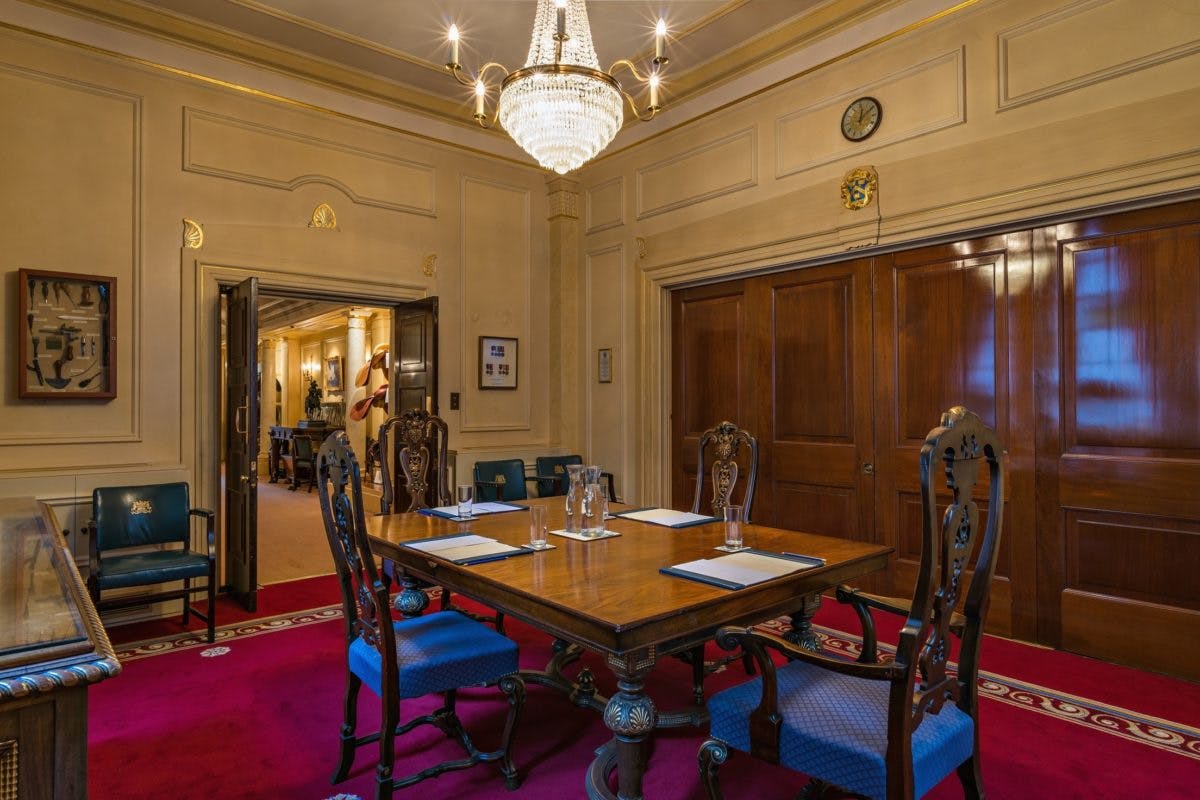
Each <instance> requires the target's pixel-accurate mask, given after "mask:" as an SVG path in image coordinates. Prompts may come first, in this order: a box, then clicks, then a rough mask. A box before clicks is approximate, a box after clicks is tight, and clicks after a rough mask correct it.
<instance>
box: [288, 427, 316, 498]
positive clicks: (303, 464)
mask: <svg viewBox="0 0 1200 800" xmlns="http://www.w3.org/2000/svg"><path fill="white" fill-rule="evenodd" d="M318 435H319V434H318ZM279 458H280V460H281V461H283V463H284V464H286V465H287V472H288V475H290V476H291V482H292V485H291V486H289V487H288V489H289V491H293V492H294V491H296V489H298V488H299V487H300V473H301V472H303V473H304V475H305V477H307V478H308V491H309V492H310V493H311V492H312V490H313V487H314V486H316V484H317V465H316V460H315V458H316V447H315V446H314V441H313V439H312V437H310V436H308V435H302V434H299V433H298V434H296V435H295V436H293V437H292V440H291V450H290V451H289V452H287V453H283V454H282V455H280V456H279Z"/></svg>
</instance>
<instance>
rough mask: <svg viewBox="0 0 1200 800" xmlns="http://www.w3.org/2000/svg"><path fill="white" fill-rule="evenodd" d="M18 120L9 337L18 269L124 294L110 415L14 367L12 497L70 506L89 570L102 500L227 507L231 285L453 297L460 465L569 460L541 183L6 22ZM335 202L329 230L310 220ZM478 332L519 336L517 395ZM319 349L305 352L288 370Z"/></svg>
mask: <svg viewBox="0 0 1200 800" xmlns="http://www.w3.org/2000/svg"><path fill="white" fill-rule="evenodd" d="M0 119H3V120H4V122H3V123H2V124H0V148H2V150H3V152H4V153H5V154H6V155H5V156H4V160H3V182H2V184H0V209H3V212H4V214H5V218H6V219H8V220H10V221H12V222H11V224H9V225H6V226H5V232H4V234H3V244H4V246H3V247H2V248H0V272H2V273H3V274H4V275H5V283H4V298H3V303H2V304H0V326H3V329H4V330H7V331H12V330H15V321H14V320H13V313H14V311H13V309H15V307H16V296H15V294H14V293H15V291H16V286H15V284H16V270H17V269H18V268H20V267H32V268H44V269H55V270H70V271H76V272H83V273H97V274H102V275H111V276H115V277H116V279H117V315H118V327H117V336H118V345H117V376H118V385H117V398H116V399H115V400H112V401H110V402H95V401H91V402H88V401H75V402H70V401H64V402H49V401H22V400H18V399H17V398H16V396H15V395H16V392H15V382H14V380H13V376H14V375H15V374H16V369H17V365H16V364H15V363H14V362H15V358H16V356H15V352H16V348H15V347H12V346H10V347H8V348H5V349H4V352H3V356H0V370H2V371H3V374H4V375H5V376H6V378H5V386H6V390H5V392H4V396H3V398H2V400H0V420H3V422H2V423H0V453H3V455H4V458H3V461H2V462H0V496H13V495H35V496H38V497H40V498H43V499H46V500H48V501H50V502H51V503H52V504H54V505H56V507H57V508H58V509H59V513H60V517H62V522H63V526H64V527H65V528H67V529H68V530H69V531H71V533H72V536H71V542H72V547H73V548H74V550H75V554H76V557H77V559H79V560H81V561H85V560H86V542H84V541H83V537H81V536H78V535H76V533H75V532H76V531H77V530H78V528H79V527H80V526H81V525H82V522H83V521H85V520H86V518H87V515H88V511H89V504H90V493H91V489H92V487H94V486H97V485H113V484H125V483H138V482H153V481H159V480H167V479H182V480H188V481H190V482H191V483H192V487H193V495H194V500H195V501H196V503H197V504H200V505H206V506H209V507H219V504H220V493H219V485H220V483H219V476H220V449H219V447H218V439H219V431H220V424H219V420H220V402H219V391H220V386H221V381H220V364H221V358H220V353H219V316H218V309H219V292H218V290H219V285H220V284H221V283H222V282H232V281H237V280H240V279H242V278H244V277H248V276H251V275H254V276H257V277H258V278H259V279H260V282H261V284H262V285H263V286H264V287H266V288H275V289H303V290H313V291H320V292H343V293H351V294H353V295H356V296H357V298H358V299H359V300H360V301H361V300H363V299H366V298H378V303H376V304H377V305H380V306H386V305H390V304H391V303H395V302H400V301H404V300H409V299H415V298H419V297H426V296H431V295H437V296H439V297H440V298H442V303H441V317H440V331H439V334H440V361H441V363H440V392H441V397H440V405H441V409H442V411H443V415H444V416H445V417H446V420H447V422H448V424H449V426H450V435H451V441H452V443H453V446H454V447H455V448H456V449H457V450H458V451H459V453H460V456H459V458H460V470H461V469H462V468H463V467H462V464H463V462H464V460H465V461H466V462H468V464H469V462H471V461H473V459H474V456H473V455H472V454H473V453H485V454H489V455H492V454H497V453H503V454H505V455H507V453H508V452H511V451H514V450H521V451H524V452H533V451H538V452H544V451H546V450H548V449H554V448H556V447H557V446H558V444H559V443H558V442H557V441H556V440H555V439H553V438H552V435H553V429H552V426H551V425H550V422H549V414H548V406H549V400H548V392H547V391H546V388H545V387H546V386H547V385H549V371H550V363H551V357H550V354H549V353H548V351H547V345H546V341H547V335H546V334H547V331H548V328H549V320H548V318H547V317H546V315H545V314H543V313H541V312H540V309H544V308H545V307H546V306H547V304H548V302H549V296H548V289H547V285H548V281H547V272H548V264H547V239H548V237H547V222H546V218H547V213H546V208H547V200H546V198H547V188H546V178H545V176H544V175H543V173H542V172H541V171H540V170H536V169H533V168H531V167H524V166H521V165H517V164H514V163H511V162H507V161H502V160H498V159H494V158H490V157H487V156H483V155H480V154H477V153H474V152H471V151H466V150H462V149H460V148H455V147H451V146H448V145H442V144H440V143H437V142H433V141H429V140H427V139H423V138H419V137H414V136H407V135H405V134H403V133H400V132H397V131H395V130H389V129H387V128H384V127H381V126H378V125H371V124H365V123H361V122H356V121H353V120H349V119H344V118H341V117H338V116H335V115H332V114H326V113H320V112H318V111H315V110H311V109H309V108H306V107H302V106H293V105H289V104H286V103H280V102H275V101H272V100H269V99H264V98H260V97H256V96H254V95H252V94H249V93H246V92H239V91H235V90H233V89H229V88H223V87H217V86H210V85H206V84H204V83H201V82H198V81H195V80H192V79H189V78H187V77H182V76H177V75H173V74H170V73H169V72H166V71H163V70H160V69H155V68H153V67H151V66H146V65H143V64H139V63H136V62H134V61H132V60H129V59H125V58H121V57H115V56H111V55H107V54H102V53H96V52H93V51H91V50H89V49H87V48H81V47H75V46H71V45H68V44H65V43H60V42H56V41H52V40H47V39H45V38H43V37H39V36H37V35H34V34H31V33H28V32H23V31H17V30H12V29H9V28H4V29H0ZM322 203H328V204H329V205H330V206H331V207H332V208H333V209H334V211H335V213H336V216H337V225H336V227H335V228H333V229H326V228H322V227H317V226H313V225H311V224H310V223H311V221H312V217H313V212H314V209H316V208H317V206H318V205H319V204H322ZM185 219H191V220H195V221H196V222H198V223H199V225H200V228H201V230H202V232H203V244H202V246H200V247H199V248H198V249H192V248H189V247H186V246H185V244H184V230H185V228H184V220H185ZM431 255H433V256H436V258H435V259H432V260H430V259H429V258H428V257H429V256H431ZM430 266H431V267H432V269H428V267H430ZM427 272H428V274H427ZM535 309H537V310H539V311H535ZM480 334H489V335H505V336H516V337H519V339H520V346H521V354H520V358H521V363H520V369H521V375H520V379H521V382H520V387H519V389H518V391H516V392H505V393H496V392H491V393H488V392H479V391H478V389H477V388H476V385H477V382H476V376H475V364H476V359H477V355H476V348H477V346H476V342H477V337H478V336H479V335H480ZM10 341H11V340H10ZM340 346H344V342H342V343H341V344H339V343H337V342H323V343H322V353H323V354H324V353H326V352H328V353H330V354H332V353H334V352H335V351H337V350H338V348H339V347H340ZM301 351H302V347H301V346H300V344H299V343H294V342H289V347H288V348H287V353H288V355H287V370H288V372H289V373H293V374H298V369H299V364H300V360H301ZM345 369H346V373H347V375H346V377H347V380H353V377H354V371H355V370H356V366H355V365H346V367H345ZM291 388H292V387H290V386H289V389H291ZM450 392H460V393H462V394H463V408H462V410H461V411H450V410H449V405H450V404H449V393H450ZM301 408H302V402H301V401H300V400H299V398H297V397H289V399H288V400H287V401H286V402H285V414H287V415H295V414H296V413H300V411H299V409H301ZM265 422H267V423H269V422H270V420H269V419H268V420H265Z"/></svg>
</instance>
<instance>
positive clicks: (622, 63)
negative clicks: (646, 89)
mask: <svg viewBox="0 0 1200 800" xmlns="http://www.w3.org/2000/svg"><path fill="white" fill-rule="evenodd" d="M617 67H625V68H626V69H627V70H629V71H630V72H632V73H633V77H634V79H635V80H637V81H640V82H641V83H645V82H646V81H648V80H650V76H649V75H643V74H642V73H640V72H638V68H637V65H636V64H634V63H633V62H632V61H630V60H629V59H628V58H619V59H617V60H616V61H614V62H613V65H612V66H611V67H609V68H608V74H609V75H612V74H613V73H614V72H616V71H617Z"/></svg>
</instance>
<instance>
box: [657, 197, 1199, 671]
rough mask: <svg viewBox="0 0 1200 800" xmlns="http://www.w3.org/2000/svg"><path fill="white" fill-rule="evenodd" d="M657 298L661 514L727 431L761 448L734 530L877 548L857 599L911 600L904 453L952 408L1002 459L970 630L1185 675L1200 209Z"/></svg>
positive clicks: (681, 502)
mask: <svg viewBox="0 0 1200 800" xmlns="http://www.w3.org/2000/svg"><path fill="white" fill-rule="evenodd" d="M673 303H674V308H673V320H672V322H673V340H672V346H673V362H674V365H673V375H674V386H673V398H674V399H673V415H672V425H673V443H674V460H673V486H672V492H673V502H674V504H675V505H676V506H677V507H688V506H690V504H691V502H692V495H693V492H694V491H695V469H696V453H695V449H696V444H697V440H698V437H699V435H700V434H701V433H702V432H703V431H704V430H705V429H706V428H708V427H710V426H712V425H714V424H716V423H717V422H719V421H721V420H723V419H729V420H732V421H733V422H735V423H737V424H738V425H740V426H742V427H744V428H746V429H748V430H750V431H751V433H753V434H754V435H755V436H756V437H757V438H758V440H759V447H760V464H759V483H758V486H759V488H758V492H757V494H756V495H755V499H754V521H755V522H761V523H766V524H771V525H777V526H781V527H788V528H795V529H802V530H808V531H815V532H819V533H825V534H830V535H834V536H840V537H845V538H850V539H858V540H862V541H871V542H881V543H884V544H888V545H891V546H893V547H894V548H895V550H896V555H895V556H894V557H893V559H892V562H891V565H890V566H889V568H888V570H887V572H886V573H883V574H880V575H877V576H875V578H874V582H873V585H872V588H873V589H875V590H876V591H883V592H888V593H895V594H908V593H910V592H911V590H912V580H913V575H914V570H915V566H916V562H917V560H918V558H919V556H920V553H919V547H920V545H919V541H920V539H919V534H920V529H919V526H920V518H921V516H920V505H919V501H920V497H919V486H918V482H917V457H918V453H919V451H920V447H921V444H922V442H923V441H924V438H925V434H926V433H927V432H928V431H929V429H930V428H932V427H933V426H934V425H935V424H936V423H937V421H938V418H939V415H940V413H941V412H942V411H943V410H945V409H946V408H949V407H950V406H952V405H965V406H967V407H968V408H970V409H972V410H974V411H976V412H977V413H978V414H979V415H980V416H981V417H982V418H983V419H984V420H985V421H986V422H987V423H988V424H989V425H991V426H993V427H994V428H995V429H996V431H997V433H998V434H999V436H1000V438H1001V441H1003V442H1004V443H1005V447H1006V451H1007V468H1008V479H1007V485H1006V487H1005V489H1006V494H1007V496H1006V497H1005V510H1004V515H1005V522H1004V539H1003V542H1002V544H1001V551H1000V558H999V564H998V568H997V570H996V583H995V585H994V588H993V594H992V609H991V617H990V624H989V628H990V630H992V632H994V633H998V634H1001V635H1006V636H1014V637H1017V638H1020V639H1025V640H1029V641H1036V642H1041V643H1043V644H1047V645H1051V646H1054V647H1061V648H1063V649H1067V650H1072V651H1075V652H1079V653H1084V654H1087V655H1093V656H1097V657H1100V658H1104V659H1107V660H1111V661H1117V662H1121V663H1126V664H1131V665H1135V666H1139V667H1144V668H1148V669H1152V670H1157V671H1162V672H1167V673H1171V674H1175V675H1182V676H1186V677H1190V678H1193V679H1197V678H1200V637H1198V636H1197V635H1196V632H1197V631H1200V577H1198V576H1200V314H1198V309H1200V202H1189V203H1183V204H1176V205H1172V206H1163V207H1159V208H1154V209H1149V210H1144V211H1137V212H1129V213H1122V214H1113V215H1110V216H1106V217H1100V218H1096V219H1089V220H1085V221H1081V222H1074V223H1070V224H1063V225H1058V226H1051V227H1043V228H1037V229H1030V230H1024V231H1017V232H1014V233H1009V234H1006V235H1003V236H993V237H987V238H980V239H971V240H966V241H961V242H955V243H953V244H946V245H936V246H930V247H923V248H919V249H914V250H904V251H899V252H895V253H890V254H886V255H881V256H875V257H873V258H860V259H853V260H848V261H844V262H840V263H837V264H832V265H824V266H817V267H810V268H797V269H793V270H789V271H786V272H780V273H775V274H771V275H762V276H756V277H752V278H743V279H739V280H734V281H728V282H724V283H719V284H712V285H708V286H701V287H694V288H689V289H683V290H679V291H677V292H675V293H674V295H673ZM980 497H981V499H983V498H986V487H983V493H982V494H981V495H980ZM984 511H985V513H986V508H984Z"/></svg>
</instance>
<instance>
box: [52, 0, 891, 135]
mask: <svg viewBox="0 0 1200 800" xmlns="http://www.w3.org/2000/svg"><path fill="white" fill-rule="evenodd" d="M30 1H31V2H35V3H39V4H44V5H51V6H54V7H57V8H65V9H68V10H70V11H72V12H75V13H79V14H84V15H88V16H91V17H96V18H102V19H104V20H105V21H107V22H113V23H116V24H118V25H120V26H122V27H125V28H133V29H136V30H139V31H140V32H144V33H149V34H152V35H156V36H159V37H165V38H169V39H170V40H172V41H173V42H176V43H182V44H184V45H187V46H191V47H195V48H199V49H203V50H205V51H209V52H216V53H219V54H221V55H224V56H228V57H232V58H235V59H237V60H240V61H243V62H248V63H251V64H254V65H256V66H261V67H266V68H268V69H272V70H276V71H280V72H285V73H286V74H288V75H292V76H297V77H300V78H303V79H306V80H310V81H314V82H317V83H319V84H323V85H327V86H333V87H336V88H337V89H339V90H343V91H349V92H352V93H355V94H358V95H362V96H366V97H369V98H371V99H373V100H381V101H384V102H387V103H389V104H392V105H395V106H399V107H402V108H405V109H407V110H411V111H416V112H419V113H422V114H427V115H431V116H433V117H436V118H440V119H443V120H450V121H454V122H456V123H460V124H462V125H464V126H473V124H474V123H473V122H472V121H471V111H472V105H471V96H470V90H469V89H468V88H466V87H462V86H459V85H458V84H457V83H455V82H454V81H453V80H452V79H451V78H450V77H449V76H448V75H447V73H446V71H445V69H444V68H443V66H442V65H443V64H444V63H445V61H446V60H447V58H448V46H447V44H446V31H447V29H448V28H449V25H450V23H451V22H453V23H455V24H457V25H458V26H459V29H460V30H461V31H462V37H463V44H462V55H461V57H460V61H462V63H463V64H464V66H465V67H466V69H467V70H468V71H474V70H475V69H476V68H478V67H479V66H480V65H481V64H483V63H486V62H488V61H496V62H499V63H501V64H503V65H504V66H505V67H507V68H508V69H510V70H511V69H517V68H520V67H521V66H523V65H524V62H525V57H526V52H527V50H528V48H529V38H530V32H531V29H532V25H533V17H534V11H535V9H536V2H535V0H335V1H331V0H30ZM909 1H910V0H591V2H590V3H588V6H587V10H588V17H589V20H590V22H591V30H592V38H593V40H594V42H595V45H596V51H597V55H598V57H599V60H600V63H601V66H602V67H608V66H609V65H611V64H613V63H614V62H615V61H617V60H618V59H621V58H630V59H633V60H635V61H637V62H639V63H640V64H643V65H644V63H645V61H646V59H647V58H649V57H650V56H652V55H653V26H654V23H655V21H656V20H657V19H658V18H659V17H660V16H662V17H663V18H664V19H665V20H666V22H667V24H668V27H669V34H668V46H667V55H668V56H669V57H670V59H671V61H670V65H669V66H668V67H667V70H666V73H665V76H664V84H663V86H664V90H663V97H664V101H665V103H666V104H667V106H668V107H671V106H672V105H675V106H678V105H679V104H680V103H681V102H682V101H684V100H686V99H689V98H696V97H701V96H703V95H704V94H705V93H708V92H712V91H713V90H714V89H716V88H717V87H720V86H721V85H722V84H724V83H726V82H728V81H730V80H733V79H735V78H737V77H738V76H741V75H744V74H746V73H748V72H751V71H753V70H756V69H759V68H761V67H763V66H765V65H767V64H770V63H772V62H773V61H777V60H779V59H782V58H784V57H786V56H789V55H792V54H794V53H796V52H797V51H800V50H802V49H803V48H806V47H811V46H813V45H815V44H817V43H818V42H820V41H829V40H830V37H834V36H836V35H837V34H838V33H839V32H842V31H846V30H847V29H850V28H862V27H863V26H866V25H868V24H871V25H876V24H877V23H878V19H877V18H878V17H879V16H880V15H886V14H888V13H890V12H891V11H894V10H895V9H897V8H900V7H902V6H904V5H905V4H906V2H909ZM627 76H628V73H626V72H623V71H621V72H618V74H617V77H618V79H621V80H625V81H626V82H627V83H628V78H627ZM714 98H715V99H714V100H713V105H717V104H720V103H722V102H727V98H721V97H718V95H717V94H714ZM697 111H698V113H703V109H697Z"/></svg>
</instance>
